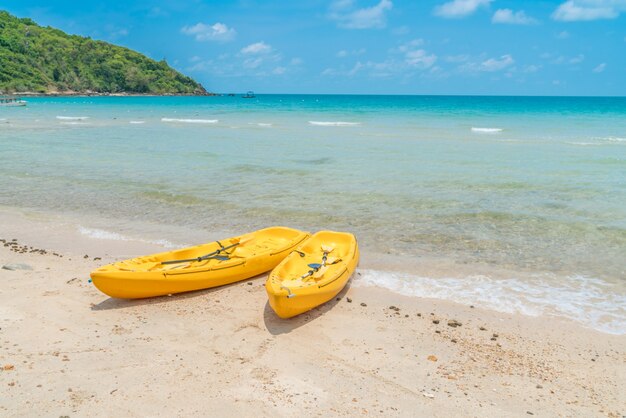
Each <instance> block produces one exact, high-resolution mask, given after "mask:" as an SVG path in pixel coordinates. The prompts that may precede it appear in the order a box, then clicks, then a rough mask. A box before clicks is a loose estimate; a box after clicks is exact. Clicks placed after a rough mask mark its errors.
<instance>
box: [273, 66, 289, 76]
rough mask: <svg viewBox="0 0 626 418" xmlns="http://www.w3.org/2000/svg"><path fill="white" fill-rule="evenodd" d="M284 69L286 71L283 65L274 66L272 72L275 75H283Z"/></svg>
mask: <svg viewBox="0 0 626 418" xmlns="http://www.w3.org/2000/svg"><path fill="white" fill-rule="evenodd" d="M285 71H287V69H286V68H285V67H276V68H274V69H273V70H272V74H275V75H283V74H285Z"/></svg>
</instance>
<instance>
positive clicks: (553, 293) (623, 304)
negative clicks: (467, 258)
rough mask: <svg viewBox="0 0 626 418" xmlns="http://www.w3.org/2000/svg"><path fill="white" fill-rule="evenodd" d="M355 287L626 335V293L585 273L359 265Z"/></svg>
mask: <svg viewBox="0 0 626 418" xmlns="http://www.w3.org/2000/svg"><path fill="white" fill-rule="evenodd" d="M359 271H360V273H361V276H358V275H357V276H355V279H354V285H355V286H376V287H382V288H385V289H388V290H391V291H394V292H397V293H400V294H403V295H406V296H414V297H424V298H433V299H443V300H449V301H453V302H457V303H461V304H465V305H479V306H480V307H483V308H486V309H491V310H494V311H499V312H507V313H521V314H524V315H530V316H539V315H552V316H560V317H565V318H568V319H571V320H574V321H576V322H579V323H582V324H583V325H585V326H588V327H591V328H594V329H596V330H598V331H602V332H605V333H609V334H617V335H621V334H626V292H625V291H624V290H623V289H622V290H620V289H618V288H617V287H618V286H616V285H613V284H611V283H608V282H605V281H603V280H600V279H596V278H591V277H585V276H569V277H564V278H561V277H558V278H557V277H555V276H554V275H552V274H543V275H536V276H533V277H531V278H529V279H526V280H521V279H516V278H508V279H495V278H491V277H487V276H482V275H475V276H468V277H464V278H440V279H436V278H431V277H420V276H414V275H410V274H402V273H392V272H385V271H377V270H359Z"/></svg>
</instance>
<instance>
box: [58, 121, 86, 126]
mask: <svg viewBox="0 0 626 418" xmlns="http://www.w3.org/2000/svg"><path fill="white" fill-rule="evenodd" d="M59 125H74V126H75V125H89V124H88V123H86V122H79V121H71V122H59Z"/></svg>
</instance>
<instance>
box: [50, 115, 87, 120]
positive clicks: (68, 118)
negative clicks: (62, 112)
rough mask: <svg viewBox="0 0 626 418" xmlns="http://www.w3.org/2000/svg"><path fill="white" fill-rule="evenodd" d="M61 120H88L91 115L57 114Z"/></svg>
mask: <svg viewBox="0 0 626 418" xmlns="http://www.w3.org/2000/svg"><path fill="white" fill-rule="evenodd" d="M57 119H59V120H86V119H89V116H57Z"/></svg>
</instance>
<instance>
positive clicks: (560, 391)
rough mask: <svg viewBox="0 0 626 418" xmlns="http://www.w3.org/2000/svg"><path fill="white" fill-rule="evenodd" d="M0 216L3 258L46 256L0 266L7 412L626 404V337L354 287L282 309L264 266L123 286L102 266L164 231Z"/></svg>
mask: <svg viewBox="0 0 626 418" xmlns="http://www.w3.org/2000/svg"><path fill="white" fill-rule="evenodd" d="M0 225H1V228H0V238H2V239H4V240H6V243H2V242H0V265H6V264H11V263H23V264H27V265H28V266H30V267H31V268H32V270H21V269H18V270H14V271H10V270H5V269H2V270H0V328H1V329H0V388H1V389H0V415H1V416H54V417H56V416H66V415H67V416H131V417H132V416H167V417H171V416H198V415H201V416H219V417H231V416H236V417H242V416H272V417H276V416H285V417H292V416H293V417H302V416H385V417H387V416H440V417H448V416H450V417H457V416H477V417H484V416H493V417H509V416H511V417H513V416H515V417H523V416H530V415H535V416H568V417H569V416H580V417H592V416H610V417H622V416H624V414H626V389H624V388H626V336H612V335H607V334H602V333H599V332H597V331H593V330H590V329H586V328H583V327H581V326H580V325H577V324H575V323H573V322H569V321H566V320H561V319H557V318H544V317H540V318H533V317H526V316H522V315H508V314H502V313H497V312H493V311H488V310H483V309H481V307H480V306H476V307H474V308H473V307H469V306H462V305H457V304H454V303H450V302H445V301H438V300H429V299H419V298H408V297H403V296H400V295H397V294H393V293H390V292H387V291H384V290H382V289H375V288H358V287H354V286H353V287H348V288H347V289H345V290H344V292H343V293H342V294H341V295H340V299H339V300H335V301H332V302H330V303H328V304H326V305H325V306H323V307H320V308H318V309H316V310H314V311H311V312H310V313H307V314H304V315H301V316H300V317H297V318H294V319H291V320H281V319H279V318H277V317H276V316H275V315H274V314H273V312H272V311H271V309H270V308H269V306H268V305H267V303H266V295H265V289H264V287H263V284H264V281H265V276H261V277H257V278H254V279H253V280H248V281H244V282H241V283H237V284H234V285H230V286H226V287H221V288H216V289H210V290H206V291H198V292H193V293H188V294H183V295H175V296H171V297H161V298H153V299H149V300H138V301H125V300H116V299H110V298H108V297H107V296H106V295H104V294H102V293H100V292H99V291H98V290H97V289H95V288H94V287H93V285H91V284H90V283H89V282H88V281H87V280H88V275H89V272H90V271H91V270H92V269H94V268H96V267H97V266H99V265H101V264H103V263H108V262H111V261H113V260H117V259H119V258H120V257H126V256H129V255H133V254H143V253H149V252H153V251H155V250H158V249H159V248H158V247H157V246H156V245H153V244H148V243H142V242H133V241H109V240H96V239H90V238H87V237H81V236H80V235H79V234H78V233H76V232H72V231H71V230H70V229H68V228H65V227H63V226H60V225H56V224H51V223H49V222H46V221H44V220H42V219H38V218H37V217H36V216H23V215H18V214H16V213H13V212H8V211H6V210H4V211H0ZM13 239H16V240H17V241H11V240H13ZM35 249H45V250H46V252H45V254H42V253H41V252H34V250H35ZM31 251H33V252H31ZM53 253H56V254H57V255H54V254H53ZM98 258H101V259H98ZM357 274H358V273H357ZM392 307H393V308H392ZM453 320H454V321H458V322H460V323H461V325H458V326H451V324H452V325H454V322H450V321H453Z"/></svg>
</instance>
